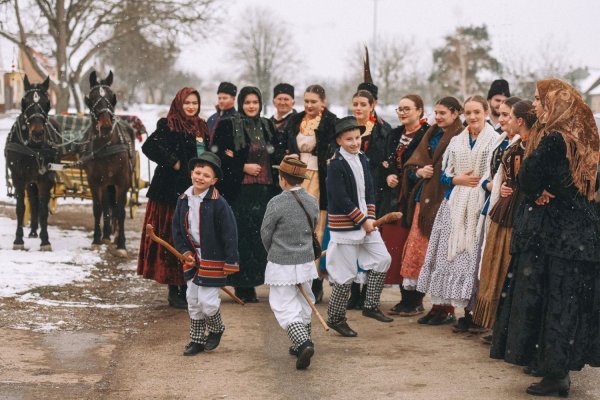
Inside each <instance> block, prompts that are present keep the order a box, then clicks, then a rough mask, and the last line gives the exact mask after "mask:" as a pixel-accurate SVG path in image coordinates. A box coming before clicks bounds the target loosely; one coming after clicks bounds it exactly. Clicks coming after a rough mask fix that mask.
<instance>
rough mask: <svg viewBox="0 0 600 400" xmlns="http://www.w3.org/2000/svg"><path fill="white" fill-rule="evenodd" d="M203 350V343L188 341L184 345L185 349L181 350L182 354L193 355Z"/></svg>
mask: <svg viewBox="0 0 600 400" xmlns="http://www.w3.org/2000/svg"><path fill="white" fill-rule="evenodd" d="M203 351H204V345H203V344H202V343H196V342H189V343H188V345H187V346H185V350H184V351H183V355H184V356H195V355H196V354H198V353H202V352H203Z"/></svg>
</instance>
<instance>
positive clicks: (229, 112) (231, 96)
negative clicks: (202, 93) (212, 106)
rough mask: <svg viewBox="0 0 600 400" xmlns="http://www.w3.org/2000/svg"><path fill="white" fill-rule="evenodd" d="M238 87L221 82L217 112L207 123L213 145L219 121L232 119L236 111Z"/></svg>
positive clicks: (210, 141) (218, 91)
mask: <svg viewBox="0 0 600 400" xmlns="http://www.w3.org/2000/svg"><path fill="white" fill-rule="evenodd" d="M236 95H237V87H236V86H235V85H234V84H233V83H231V82H221V83H220V84H219V87H218V89H217V107H216V108H217V112H216V113H214V114H213V115H211V116H210V117H209V118H208V121H206V124H207V125H208V135H209V143H210V144H212V142H213V136H214V134H215V130H216V129H217V125H218V124H219V121H221V120H222V119H225V118H229V117H232V116H233V115H234V114H235V113H236V112H237V111H236V110H235V96H236Z"/></svg>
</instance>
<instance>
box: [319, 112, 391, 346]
mask: <svg viewBox="0 0 600 400" xmlns="http://www.w3.org/2000/svg"><path fill="white" fill-rule="evenodd" d="M364 131H365V127H364V126H359V125H358V123H357V122H356V118H354V117H346V118H342V119H340V120H338V122H337V123H336V125H335V141H336V143H337V144H338V146H340V148H339V149H338V150H336V152H335V154H334V155H333V157H332V159H331V161H330V162H329V166H328V167H327V212H328V215H329V222H328V225H329V230H330V232H331V240H330V242H329V246H328V248H327V260H326V262H327V266H326V268H327V272H328V274H329V281H330V282H331V284H332V292H331V295H330V297H329V304H328V306H327V315H328V320H327V325H328V326H329V327H330V328H331V329H333V330H335V331H336V332H338V333H339V334H340V335H342V336H346V337H353V336H356V335H357V333H356V332H355V331H354V330H352V329H351V328H350V327H349V326H348V323H347V322H346V305H347V304H348V296H349V294H350V286H351V285H352V282H353V281H354V278H355V277H356V274H357V273H358V268H357V263H356V261H357V260H358V262H359V264H360V266H361V268H362V269H364V270H366V271H367V293H366V299H365V303H364V306H363V312H362V314H363V315H364V316H366V317H369V318H374V319H376V320H378V321H381V322H391V321H393V319H392V318H389V317H387V316H385V315H384V314H383V313H382V312H381V310H379V304H380V298H381V291H382V290H383V283H384V281H385V275H386V271H387V270H388V268H389V267H390V264H391V257H390V255H389V253H388V251H387V249H386V247H385V244H384V243H383V240H382V239H381V235H380V234H379V231H378V230H377V228H375V227H374V226H373V220H374V219H375V193H374V189H373V178H372V177H371V174H370V172H369V166H368V165H369V164H368V161H367V157H366V156H365V155H364V154H363V153H361V152H360V142H361V133H363V132H364Z"/></svg>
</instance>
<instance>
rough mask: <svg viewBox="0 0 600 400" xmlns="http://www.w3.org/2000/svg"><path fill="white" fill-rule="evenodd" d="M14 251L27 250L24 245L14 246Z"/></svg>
mask: <svg viewBox="0 0 600 400" xmlns="http://www.w3.org/2000/svg"><path fill="white" fill-rule="evenodd" d="M13 250H25V245H24V244H13Z"/></svg>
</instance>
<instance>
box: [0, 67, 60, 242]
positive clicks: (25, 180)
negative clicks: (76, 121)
mask: <svg viewBox="0 0 600 400" xmlns="http://www.w3.org/2000/svg"><path fill="white" fill-rule="evenodd" d="M23 83H24V89H25V94H24V95H23V98H22V99H21V114H19V116H18V117H17V120H16V121H15V123H14V124H13V126H12V128H11V130H10V133H9V134H8V137H7V139H6V146H5V148H4V155H5V157H6V165H7V167H8V169H9V170H10V176H11V180H12V185H13V187H14V195H15V198H16V200H17V209H16V211H17V232H16V237H15V241H14V242H13V249H14V250H25V243H24V242H23V216H24V214H25V190H27V194H28V196H29V204H30V209H31V232H30V233H29V237H30V238H35V237H37V228H38V221H39V224H40V228H41V230H40V235H39V237H40V239H41V246H40V250H42V251H52V245H51V244H50V241H49V238H48V203H49V201H50V190H51V189H52V187H53V186H54V181H55V177H56V175H55V172H53V171H49V170H48V168H47V165H48V164H49V163H54V162H58V161H59V156H58V148H57V144H58V143H59V135H60V133H59V129H60V127H59V126H58V124H57V123H56V122H55V121H52V120H50V119H49V118H48V113H49V111H50V108H51V104H50V98H49V97H48V86H49V83H50V78H49V77H47V78H46V80H45V81H44V82H43V83H41V84H31V83H30V82H29V78H28V77H27V75H25V78H24V79H23Z"/></svg>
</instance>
